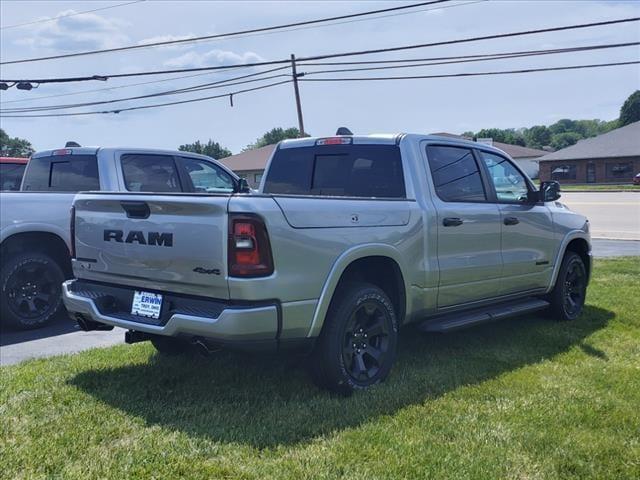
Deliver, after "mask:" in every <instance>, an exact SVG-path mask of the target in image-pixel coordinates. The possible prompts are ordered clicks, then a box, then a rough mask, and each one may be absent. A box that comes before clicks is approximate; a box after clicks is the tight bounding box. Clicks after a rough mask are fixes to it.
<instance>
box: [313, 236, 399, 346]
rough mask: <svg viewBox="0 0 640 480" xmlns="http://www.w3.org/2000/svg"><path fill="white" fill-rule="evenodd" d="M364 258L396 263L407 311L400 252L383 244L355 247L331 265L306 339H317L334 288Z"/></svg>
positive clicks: (346, 251)
mask: <svg viewBox="0 0 640 480" xmlns="http://www.w3.org/2000/svg"><path fill="white" fill-rule="evenodd" d="M365 257H387V258H390V259H391V260H393V261H394V262H396V264H397V265H398V268H400V274H401V276H402V281H403V283H404V289H405V312H408V311H409V304H410V302H409V292H410V285H409V283H407V278H406V275H405V274H404V272H405V271H406V269H405V268H404V264H403V262H402V256H401V255H400V252H398V250H396V249H395V248H394V247H392V246H390V245H387V244H383V243H368V244H364V245H356V246H354V247H351V248H349V249H348V250H345V251H344V252H343V253H342V254H341V255H340V256H339V257H338V258H337V259H336V260H335V262H334V263H333V265H332V267H331V270H330V271H329V274H328V275H327V279H326V280H325V282H324V285H323V287H322V291H321V293H320V298H318V303H317V304H316V308H315V311H314V313H313V320H312V322H311V326H310V327H309V332H308V333H307V337H317V336H318V335H320V331H321V330H322V326H323V325H324V319H325V316H326V315H327V311H328V310H329V305H330V304H331V300H332V299H333V295H334V293H335V290H336V287H337V286H338V282H339V281H340V278H341V277H342V274H343V273H344V272H345V270H346V269H347V268H348V267H349V265H351V264H352V263H353V262H354V261H356V260H359V259H361V258H365Z"/></svg>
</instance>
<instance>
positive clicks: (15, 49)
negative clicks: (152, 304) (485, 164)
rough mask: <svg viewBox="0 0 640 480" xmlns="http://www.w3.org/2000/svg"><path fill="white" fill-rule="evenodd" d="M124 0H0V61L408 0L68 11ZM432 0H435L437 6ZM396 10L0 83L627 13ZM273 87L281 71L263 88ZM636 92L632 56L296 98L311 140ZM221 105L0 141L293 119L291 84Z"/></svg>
mask: <svg viewBox="0 0 640 480" xmlns="http://www.w3.org/2000/svg"><path fill="white" fill-rule="evenodd" d="M125 1H126V0H114V1H104V2H103V1H91V2H88V1H83V2H80V1H46V2H39V1H15V0H3V1H2V2H0V26H2V30H0V33H1V36H0V57H1V59H2V61H10V60H15V59H21V58H31V57H39V56H46V55H56V54H63V53H70V52H78V51H85V50H93V49H103V48H112V47H118V46H126V45H134V44H144V43H148V42H153V41H159V40H167V39H177V38H185V37H192V36H201V35H211V34H216V33H225V32H231V31H238V30H245V29H250V28H258V27H263V26H269V25H276V24H283V23H289V22H297V21H302V20H309V19H315V18H322V17H328V16H337V15H344V14H349V13H356V12H361V11H366V10H374V9H382V8H386V7H390V6H396V5H399V4H405V3H412V2H411V1H409V0H407V1H406V2H387V1H377V2H372V1H350V2H341V1H304V2H301V1H280V2H271V1H245V2H242V1H236V2H225V1H180V2H178V1H169V0H165V1H152V0H146V1H141V2H138V3H135V4H130V5H123V6H119V7H117V8H111V9H106V10H100V11H96V12H93V13H84V14H79V15H71V14H74V13H77V12H82V11H85V10H91V9H97V8H101V7H107V6H112V5H116V4H119V3H125ZM445 6H446V8H443V7H445ZM405 12H410V13H405ZM396 13H401V12H396ZM402 13H403V14H402V15H394V16H385V17H382V18H367V19H366V20H364V19H361V20H360V21H357V22H349V23H341V24H336V25H323V26H314V27H313V28H301V29H295V30H291V31H283V32H277V33H269V34H261V35H249V36H244V37H240V38H229V39H221V40H214V41H207V42H202V43H192V44H185V45H180V46H171V47H160V48H147V49H140V50H136V51H129V52H117V53H106V54H100V55H94V56H84V57H77V58H70V59H58V60H50V61H42V62H33V63H24V64H16V65H2V66H0V77H2V78H43V77H60V76H64V77H68V76H83V75H96V74H97V75H100V74H114V73H124V72H132V71H141V70H158V69H167V68H189V67H200V66H214V65H236V64H237V65H242V64H243V63H251V62H256V61H263V60H265V61H268V60H280V59H286V58H289V57H290V55H291V54H292V53H293V54H295V55H296V56H297V57H304V56H312V55H321V54H326V53H334V52H343V51H354V50H365V49H374V48H385V47H392V46H401V45H409V44H415V43H429V42H437V41H443V40H450V39H456V38H465V37H473V36H482V35H491V34H495V33H504V32H512V31H520V30H530V29H539V28H547V27H553V26H560V25H565V24H566V25H568V24H577V23H588V22H597V21H603V20H607V19H618V18H625V17H638V16H640V2H637V1H595V0H594V1H580V0H571V1H552V0H539V1H507V0H488V1H477V0H475V1H474V0H455V1H452V2H448V3H446V4H442V5H432V6H429V7H421V8H416V9H412V10H407V11H403V12H402ZM60 15H67V16H65V17H63V18H58V19H55V20H52V21H46V22H39V23H33V24H30V25H27V26H23V27H12V26H13V25H16V24H21V23H25V22H33V21H37V20H46V19H51V18H53V17H57V16H60ZM68 15H71V16H68ZM7 27H11V28H7ZM633 41H640V25H639V23H638V22H635V23H627V24H621V25H613V26H606V27H597V28H589V29H582V30H574V31H565V32H554V33H548V34H542V35H530V36H522V37H515V38H511V39H507V40H504V39H502V40H490V41H482V42H474V43H464V44H459V45H448V46H440V47H430V48H422V49H415V50H409V51H405V52H394V53H391V54H385V55H369V56H367V57H358V58H357V59H356V58H354V60H364V59H366V60H382V59H401V58H424V57H439V56H451V55H472V54H484V53H495V52H508V51H514V50H535V49H547V48H562V47H573V46H582V45H591V44H601V43H618V42H633ZM639 58H640V49H638V47H627V48H620V49H609V50H601V51H590V52H579V53H570V54H561V55H547V56H541V57H530V58H519V59H503V60H496V61H488V62H477V63H466V64H453V65H440V66H428V67H420V68H412V69H402V70H400V69H399V70H387V71H382V73H381V72H357V73H351V74H342V75H345V76H346V75H348V76H351V77H353V76H373V75H385V76H389V75H394V76H397V75H431V74H450V73H461V72H481V71H490V70H513V69H519V68H542V67H550V66H566V65H578V64H590V63H607V62H623V61H632V60H638V59H639ZM338 60H343V61H344V60H348V59H338ZM266 68H269V67H263V69H266ZM319 68H320V67H309V66H301V67H299V71H302V72H305V71H306V72H310V71H313V70H318V69H319ZM325 68H327V67H325ZM328 68H335V67H328ZM260 70H261V69H260V68H256V67H245V68H242V69H238V70H236V71H227V72H224V73H219V72H213V73H207V74H206V75H200V76H196V77H191V78H181V79H171V80H170V81H164V82H161V83H152V84H147V85H137V86H127V87H125V88H118V89H116V90H108V88H111V87H119V86H123V85H130V84H133V83H141V82H147V81H150V80H158V79H167V78H172V77H176V76H178V75H177V74H176V75H171V76H164V77H153V78H151V77H142V78H123V79H111V80H108V81H107V82H100V81H92V82H83V83H73V84H57V85H56V84H41V85H40V86H39V87H38V88H37V89H34V90H31V91H20V90H17V89H16V88H11V89H9V90H7V91H3V92H2V93H0V101H1V102H2V108H11V107H14V108H15V107H30V106H39V105H60V104H66V103H77V102H92V101H101V100H108V99H114V98H122V97H130V96H137V95H145V94H149V93H154V92H159V91H163V90H171V89H176V88H183V87H188V86H192V85H196V84H199V83H205V82H214V81H216V80H221V79H226V78H230V77H233V76H239V75H245V74H248V73H255V72H258V71H260ZM276 73H282V72H276ZM285 73H286V72H285ZM181 75H188V74H181ZM191 75H193V74H191ZM325 76H329V75H325ZM332 76H336V74H333V75H332ZM318 77H320V76H318ZM303 78H304V77H303ZM308 78H312V77H311V76H309V77H308ZM277 80H279V79H274V80H272V81H277ZM254 85H256V84H248V85H239V86H234V87H229V88H225V89H218V90H209V91H205V92H197V93H189V94H186V95H174V96H170V97H161V98H155V99H146V100H135V101H128V102H122V103H118V104H114V105H112V106H110V108H116V107H118V108H119V107H126V106H133V105H145V104H152V103H160V102H165V101H173V100H182V99H189V98H196V97H198V96H206V95H215V94H219V93H226V92H230V91H233V90H236V89H241V88H246V87H250V86H254ZM638 88H640V68H639V66H638V65H630V66H620V67H611V68H602V69H593V70H575V71H559V72H544V73H532V74H526V75H502V76H489V77H468V78H444V79H418V80H395V81H379V82H378V81H376V82H374V81H367V82H353V83H351V82H301V83H300V95H301V102H302V111H303V115H304V123H305V130H306V131H307V132H308V133H310V134H311V135H314V136H326V135H331V134H333V133H335V130H336V129H337V128H338V127H339V126H347V127H348V128H350V129H351V130H352V131H353V132H354V133H358V134H368V133H396V132H412V133H433V132H451V133H462V132H464V131H469V130H471V131H477V130H479V129H481V128H491V127H496V128H519V127H530V126H533V125H548V124H551V123H553V122H555V121H557V120H559V119H561V118H572V119H592V118H598V119H602V120H611V119H614V118H617V117H618V114H619V111H620V106H621V105H622V103H623V102H624V100H625V99H626V98H627V97H628V96H629V95H630V94H631V93H632V92H633V91H635V90H637V89H638ZM97 89H98V90H99V91H92V92H86V93H81V94H78V92H83V91H85V90H97ZM68 93H74V95H67V96H63V97H54V98H43V99H38V97H43V96H49V95H60V94H68ZM16 101H17V102H16ZM7 102H12V103H7ZM233 103H234V106H233V107H231V106H230V105H229V100H228V98H222V99H215V100H208V101H203V102H196V103H190V104H184V105H178V106H170V107H162V108H155V109H146V110H139V111H132V112H122V113H120V114H104V115H89V116H78V117H60V118H21V119H16V118H0V124H1V127H2V128H3V129H4V130H5V131H6V132H7V133H8V134H9V135H11V136H18V137H22V138H26V139H28V140H30V141H31V143H32V144H33V146H34V147H35V148H36V150H42V149H48V148H56V147H60V146H62V145H64V143H65V142H66V141H68V140H73V141H76V142H78V143H80V144H81V145H87V146H88V145H96V146H135V147H148V148H169V149H175V148H177V147H178V146H179V145H181V144H184V143H191V142H193V141H195V140H201V141H207V140H208V139H213V140H214V141H217V142H220V143H221V144H222V145H223V146H225V147H227V148H229V149H230V150H231V151H232V152H234V153H238V152H239V151H240V150H241V149H242V148H243V147H244V146H246V145H247V144H249V143H252V142H253V141H255V139H256V138H258V137H259V136H261V135H262V134H263V133H264V132H266V131H267V130H270V129H271V128H273V127H285V128H286V127H292V126H297V115H296V105H295V100H294V91H293V86H292V84H290V83H287V84H284V85H280V86H277V87H273V88H270V89H265V90H261V91H256V92H252V93H246V94H240V95H236V96H234V99H233ZM100 109H104V107H84V108H78V109H75V110H65V111H92V110H100Z"/></svg>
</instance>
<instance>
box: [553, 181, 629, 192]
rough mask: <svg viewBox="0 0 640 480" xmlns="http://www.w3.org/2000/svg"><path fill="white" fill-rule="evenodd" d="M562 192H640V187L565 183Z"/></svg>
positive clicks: (561, 188)
mask: <svg viewBox="0 0 640 480" xmlns="http://www.w3.org/2000/svg"><path fill="white" fill-rule="evenodd" d="M560 190H561V191H565V192H571V191H576V190H578V191H580V190H583V191H590V192H619V191H624V192H634V191H635V192H640V185H632V184H631V183H627V184H624V185H603V184H597V183H585V184H573V183H563V184H562V185H561V186H560Z"/></svg>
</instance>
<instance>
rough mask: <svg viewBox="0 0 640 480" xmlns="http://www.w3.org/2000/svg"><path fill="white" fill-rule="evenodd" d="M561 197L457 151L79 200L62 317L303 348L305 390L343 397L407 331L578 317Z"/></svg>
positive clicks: (305, 147)
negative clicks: (221, 185)
mask: <svg viewBox="0 0 640 480" xmlns="http://www.w3.org/2000/svg"><path fill="white" fill-rule="evenodd" d="M115 160H116V161H120V159H117V158H116V159H115ZM559 196H560V195H559V188H558V184H557V183H555V182H545V183H543V184H542V186H541V188H540V189H539V190H538V189H536V188H535V187H534V185H533V184H532V182H531V181H530V180H529V178H528V177H527V176H526V175H525V174H524V173H523V172H522V171H521V170H520V168H518V166H517V165H516V164H515V163H514V162H513V161H512V160H511V159H510V158H509V157H508V156H507V155H506V154H505V153H504V152H502V151H500V150H498V149H496V148H493V147H490V146H487V145H481V144H478V143H474V142H470V141H465V140H457V139H451V138H443V137H438V136H427V135H412V134H400V135H375V136H350V135H349V136H335V137H328V138H304V139H298V140H287V141H284V142H281V143H280V144H279V145H278V147H277V148H276V149H275V151H274V153H273V155H272V158H271V159H270V161H269V164H268V167H267V170H266V171H265V175H264V177H263V180H262V184H261V186H260V188H259V190H258V192H251V193H233V192H229V193H181V192H177V193H172V192H165V193H133V192H130V193H106V192H105V193H82V194H79V195H78V196H77V197H76V198H75V201H74V209H75V214H74V220H75V221H74V225H73V228H74V230H75V234H74V238H75V242H74V245H73V248H74V249H75V253H74V259H73V270H74V274H75V276H76V277H77V279H75V280H70V281H67V282H66V283H65V284H64V285H63V298H64V303H65V305H66V307H67V310H68V311H69V313H70V315H72V317H73V318H75V319H76V320H77V321H78V323H79V324H80V326H81V327H82V328H84V329H87V330H91V329H108V328H111V327H112V326H118V327H123V328H125V329H127V330H128V332H127V335H126V338H127V341H128V342H130V343H132V342H136V341H142V340H150V341H151V342H152V343H153V344H154V346H155V347H156V348H157V349H158V350H159V351H160V352H161V353H168V354H170V353H179V352H181V351H183V350H185V349H186V348H187V347H189V346H190V344H196V345H198V346H199V347H200V348H202V349H204V350H207V349H212V348H214V347H216V346H218V345H227V346H232V347H233V346H235V347H240V348H254V349H272V350H276V349H284V348H305V349H308V351H309V352H310V353H311V362H310V363H311V371H312V374H313V377H314V378H315V380H316V381H317V382H318V383H319V384H320V385H322V386H323V387H325V388H328V389H331V390H334V391H338V392H341V393H349V392H351V391H353V390H356V389H363V388H366V387H368V386H370V385H373V384H376V383H378V382H380V381H382V380H384V379H385V378H386V377H387V375H388V374H389V372H390V369H391V367H392V365H393V363H394V359H395V357H396V350H397V346H398V332H399V330H400V329H402V328H403V327H404V326H405V325H406V324H408V323H410V322H416V323H417V325H418V328H420V329H422V330H425V331H432V332H447V331H451V330H455V329H459V328H462V327H466V326H470V325H474V324H478V323H482V322H486V321H491V320H496V319H499V318H503V317H507V316H511V315H515V314H520V313H525V312H531V311H535V310H542V309H547V310H549V311H550V312H551V314H552V316H553V317H554V318H556V319H558V320H573V319H575V318H576V317H578V315H579V314H580V313H581V310H582V308H583V305H584V301H585V295H586V287H587V283H588V280H589V275H590V270H591V247H590V236H589V223H588V220H587V219H586V218H585V217H583V216H582V215H578V214H576V213H574V212H572V211H570V210H569V209H568V208H567V207H565V206H564V205H563V204H561V203H559V202H558V201H557V200H558V198H559Z"/></svg>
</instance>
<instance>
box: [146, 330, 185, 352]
mask: <svg viewBox="0 0 640 480" xmlns="http://www.w3.org/2000/svg"><path fill="white" fill-rule="evenodd" d="M151 344H152V345H153V346H154V347H155V349H156V350H157V351H158V353H159V354H160V355H166V356H168V357H172V356H175V355H181V354H183V353H185V352H186V351H187V350H188V349H189V344H188V343H187V342H185V341H184V340H182V339H181V338H173V337H165V336H162V335H155V336H154V337H152V338H151Z"/></svg>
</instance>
